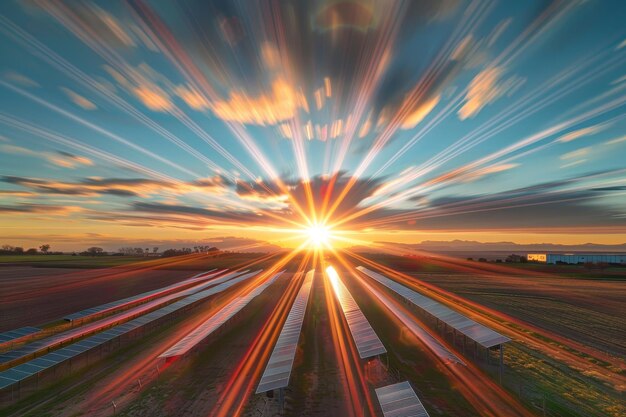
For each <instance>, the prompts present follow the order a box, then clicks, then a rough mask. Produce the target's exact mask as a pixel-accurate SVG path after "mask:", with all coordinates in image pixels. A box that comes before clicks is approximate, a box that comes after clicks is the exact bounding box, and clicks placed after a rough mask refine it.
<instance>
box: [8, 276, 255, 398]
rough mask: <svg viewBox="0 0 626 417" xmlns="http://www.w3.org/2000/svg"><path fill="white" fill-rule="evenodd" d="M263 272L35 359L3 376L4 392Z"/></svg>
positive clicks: (220, 286) (239, 279) (233, 281)
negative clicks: (40, 373)
mask: <svg viewBox="0 0 626 417" xmlns="http://www.w3.org/2000/svg"><path fill="white" fill-rule="evenodd" d="M259 272H261V271H260V270H259V271H255V272H250V273H248V274H244V275H241V276H239V277H237V278H235V279H232V280H230V281H228V282H224V283H222V284H219V285H216V286H214V287H211V288H209V289H207V290H204V291H201V292H198V293H195V294H193V295H190V296H188V297H186V298H183V299H182V300H178V301H176V302H174V303H172V304H170V305H168V306H166V307H163V308H160V309H158V310H155V311H152V312H150V313H148V314H146V315H144V316H141V317H138V318H136V319H133V320H131V321H129V322H127V323H124V324H121V325H118V326H115V327H113V328H111V329H109V330H106V331H104V332H102V333H98V334H96V335H93V336H90V337H88V338H86V339H83V340H81V341H79V342H76V343H72V344H71V345H69V346H66V347H64V348H61V349H58V350H56V351H54V352H52V353H48V354H46V355H44V356H42V357H40V358H37V359H33V360H31V361H28V362H27V363H24V364H21V365H18V366H16V367H14V368H11V369H8V370H6V371H2V372H0V390H1V389H5V388H9V387H11V386H13V385H16V384H18V383H20V382H21V381H23V380H25V379H27V378H30V377H32V376H35V375H37V374H38V373H39V372H42V371H45V370H47V369H50V368H53V367H55V366H57V365H59V364H60V363H63V362H65V361H67V360H69V359H71V358H73V357H76V356H78V355H80V354H82V353H84V352H87V351H89V350H91V349H93V348H95V347H97V346H100V345H102V344H104V343H106V342H108V341H110V340H113V339H115V338H117V337H119V336H121V335H123V334H126V333H129V332H131V331H133V330H135V329H138V328H140V327H143V326H145V325H147V324H149V323H151V322H154V321H156V320H159V319H161V318H163V317H165V316H167V315H169V314H171V313H173V312H175V311H177V310H180V309H182V308H185V307H188V306H190V305H192V304H194V303H196V302H198V301H200V300H203V299H205V298H207V297H210V296H212V295H215V294H217V293H220V292H222V291H224V290H226V289H228V288H230V287H232V286H233V285H236V284H238V283H240V282H242V281H244V280H246V279H248V278H250V277H252V276H254V275H256V274H258V273H259Z"/></svg>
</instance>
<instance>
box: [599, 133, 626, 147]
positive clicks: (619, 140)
mask: <svg viewBox="0 0 626 417" xmlns="http://www.w3.org/2000/svg"><path fill="white" fill-rule="evenodd" d="M624 142H626V135H624V136H620V137H618V138H615V139H611V140H608V141H606V142H604V144H605V145H617V144H618V143H624Z"/></svg>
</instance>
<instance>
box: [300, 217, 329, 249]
mask: <svg viewBox="0 0 626 417" xmlns="http://www.w3.org/2000/svg"><path fill="white" fill-rule="evenodd" d="M306 233H307V236H308V238H309V245H310V246H313V247H315V248H323V247H330V240H331V238H332V234H331V231H330V228H329V227H328V226H326V225H325V224H321V223H314V224H313V225H312V226H310V227H309V228H307V229H306Z"/></svg>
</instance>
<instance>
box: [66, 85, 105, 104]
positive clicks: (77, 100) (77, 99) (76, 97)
mask: <svg viewBox="0 0 626 417" xmlns="http://www.w3.org/2000/svg"><path fill="white" fill-rule="evenodd" d="M61 91H63V92H64V93H65V94H66V95H67V96H68V97H69V98H70V100H72V102H73V103H74V104H76V105H77V106H79V107H82V108H83V109H85V110H95V109H97V108H98V107H97V106H96V105H95V104H93V103H92V102H91V101H89V100H87V99H86V98H85V97H83V96H81V95H80V94H78V93H75V92H74V91H72V90H70V89H69V88H65V87H61Z"/></svg>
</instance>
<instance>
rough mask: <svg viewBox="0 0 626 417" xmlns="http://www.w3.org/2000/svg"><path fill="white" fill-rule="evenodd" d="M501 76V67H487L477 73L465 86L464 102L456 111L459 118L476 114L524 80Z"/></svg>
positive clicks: (502, 71)
mask: <svg viewBox="0 0 626 417" xmlns="http://www.w3.org/2000/svg"><path fill="white" fill-rule="evenodd" d="M503 76H504V69H503V68H501V67H487V68H486V69H484V70H483V71H481V72H480V73H478V75H476V76H475V77H474V79H473V80H472V81H471V82H470V84H469V86H468V88H467V94H466V96H465V103H464V104H463V106H462V107H461V108H460V109H459V111H458V115H459V118H460V119H461V120H465V119H469V118H471V117H474V116H476V115H477V114H478V112H479V111H480V110H482V109H483V108H484V107H485V106H487V105H488V104H490V103H492V102H494V101H495V100H496V99H498V98H500V97H502V96H503V95H504V94H511V93H512V92H514V91H515V90H516V89H517V88H519V87H520V86H521V84H522V83H523V82H524V80H523V79H521V78H519V77H511V78H508V79H506V80H502V78H503Z"/></svg>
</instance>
